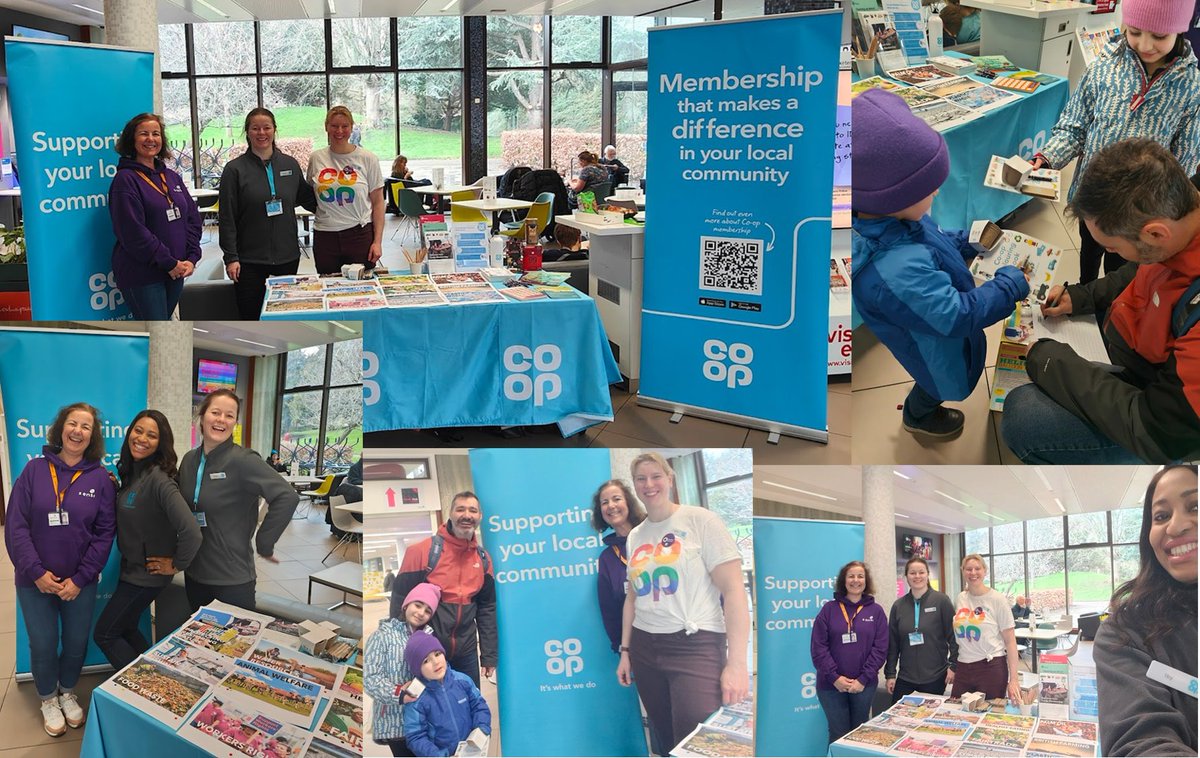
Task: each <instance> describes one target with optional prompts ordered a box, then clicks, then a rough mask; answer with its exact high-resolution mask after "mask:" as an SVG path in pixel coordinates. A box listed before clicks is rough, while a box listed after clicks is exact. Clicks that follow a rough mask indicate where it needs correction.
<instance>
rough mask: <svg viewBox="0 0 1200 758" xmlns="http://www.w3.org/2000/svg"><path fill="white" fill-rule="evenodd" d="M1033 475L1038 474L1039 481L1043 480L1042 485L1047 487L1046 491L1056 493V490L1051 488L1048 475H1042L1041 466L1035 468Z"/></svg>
mask: <svg viewBox="0 0 1200 758" xmlns="http://www.w3.org/2000/svg"><path fill="white" fill-rule="evenodd" d="M1033 473H1035V474H1037V476H1038V479H1041V480H1042V484H1044V485H1046V489H1048V490H1050V491H1051V492H1053V491H1054V488H1053V487H1051V486H1050V480H1049V479H1047V478H1046V475H1045V474H1043V473H1042V469H1041V467H1040V466H1034V467H1033Z"/></svg>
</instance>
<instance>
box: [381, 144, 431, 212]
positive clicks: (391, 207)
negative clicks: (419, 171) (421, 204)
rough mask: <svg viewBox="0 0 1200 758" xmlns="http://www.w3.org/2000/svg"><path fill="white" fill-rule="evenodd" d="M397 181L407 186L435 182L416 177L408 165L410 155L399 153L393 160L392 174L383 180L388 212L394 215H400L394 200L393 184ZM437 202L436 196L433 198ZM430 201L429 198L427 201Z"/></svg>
mask: <svg viewBox="0 0 1200 758" xmlns="http://www.w3.org/2000/svg"><path fill="white" fill-rule="evenodd" d="M396 182H401V183H402V184H403V185H404V186H405V187H424V186H427V185H430V184H433V181H431V180H429V179H414V178H413V172H412V170H411V169H409V167H408V156H405V155H397V156H396V160H394V161H392V175H391V176H389V177H388V178H387V179H384V180H383V184H384V193H383V194H384V199H386V200H387V212H388V213H391V214H392V215H394V216H399V215H400V209H399V208H397V207H396V203H395V202H393V200H392V185H393V184H395V183H396ZM430 197H431V198H432V196H430ZM432 199H433V201H434V202H436V198H432ZM426 202H427V203H428V202H429V201H428V200H427V201H426Z"/></svg>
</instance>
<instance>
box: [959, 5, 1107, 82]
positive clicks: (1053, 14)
mask: <svg viewBox="0 0 1200 758" xmlns="http://www.w3.org/2000/svg"><path fill="white" fill-rule="evenodd" d="M1031 6H1032V7H1025V8H1021V7H1017V6H1015V5H1012V4H1011V3H1005V2H1003V0H975V1H974V2H972V3H971V7H973V8H978V9H979V52H980V54H981V55H1004V56H1007V57H1008V59H1009V60H1010V61H1012V62H1013V63H1015V64H1017V65H1018V66H1021V67H1022V68H1028V69H1032V70H1034V71H1040V72H1042V73H1045V74H1053V75H1054V76H1061V77H1068V76H1070V73H1071V51H1072V50H1073V49H1074V47H1075V44H1074V43H1075V29H1076V27H1078V26H1079V25H1080V24H1081V23H1082V22H1083V20H1084V19H1085V17H1086V14H1089V13H1091V12H1092V11H1094V10H1096V6H1094V5H1087V4H1085V3H1077V2H1073V1H1072V0H1056V1H1055V2H1041V0H1033V1H1032V3H1031Z"/></svg>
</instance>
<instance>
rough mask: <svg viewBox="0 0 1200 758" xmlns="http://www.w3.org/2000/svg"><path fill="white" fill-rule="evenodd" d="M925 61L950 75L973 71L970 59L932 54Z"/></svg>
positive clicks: (963, 74) (973, 67)
mask: <svg viewBox="0 0 1200 758" xmlns="http://www.w3.org/2000/svg"><path fill="white" fill-rule="evenodd" d="M926 63H928V64H929V65H931V66H935V67H937V68H940V69H941V70H942V71H945V72H946V73H947V74H950V75H952V76H965V75H967V74H970V73H972V72H974V71H975V64H974V63H972V62H971V61H970V59H968V58H955V57H953V56H950V55H932V56H930V57H929V60H927V61H926Z"/></svg>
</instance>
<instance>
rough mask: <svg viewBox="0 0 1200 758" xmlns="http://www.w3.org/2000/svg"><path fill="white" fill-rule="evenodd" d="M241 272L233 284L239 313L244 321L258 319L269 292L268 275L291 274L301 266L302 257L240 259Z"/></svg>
mask: <svg viewBox="0 0 1200 758" xmlns="http://www.w3.org/2000/svg"><path fill="white" fill-rule="evenodd" d="M240 263H241V268H242V270H241V272H240V273H238V280H237V282H235V283H234V285H233V291H234V293H235V296H236V297H237V306H238V314H239V315H240V316H241V318H242V320H243V321H258V317H259V314H261V313H262V307H263V298H264V297H266V294H267V277H268V276H291V275H293V274H295V273H296V271H298V270H299V268H300V259H299V258H297V259H296V260H294V261H290V262H288V263H249V262H247V261H240Z"/></svg>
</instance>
